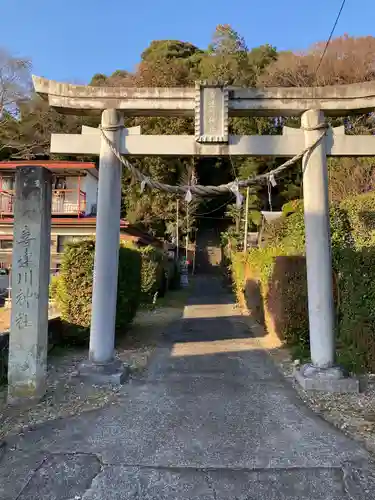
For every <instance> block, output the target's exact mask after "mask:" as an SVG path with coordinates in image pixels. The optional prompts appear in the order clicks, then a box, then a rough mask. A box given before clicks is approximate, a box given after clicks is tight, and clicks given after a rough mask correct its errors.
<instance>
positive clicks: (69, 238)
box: [57, 234, 89, 253]
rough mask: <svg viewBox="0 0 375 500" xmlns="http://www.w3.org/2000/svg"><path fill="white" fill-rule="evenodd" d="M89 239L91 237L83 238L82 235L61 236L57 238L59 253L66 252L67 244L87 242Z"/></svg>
mask: <svg viewBox="0 0 375 500" xmlns="http://www.w3.org/2000/svg"><path fill="white" fill-rule="evenodd" d="M87 238H89V236H81V235H77V236H75V235H72V234H67V235H61V236H58V237H57V252H58V253H61V252H63V251H64V247H65V245H66V244H67V243H70V242H73V241H80V240H86V239H87Z"/></svg>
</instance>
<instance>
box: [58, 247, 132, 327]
mask: <svg viewBox="0 0 375 500" xmlns="http://www.w3.org/2000/svg"><path fill="white" fill-rule="evenodd" d="M94 254H95V242H94V241H93V240H84V241H80V242H76V243H70V244H68V245H67V246H66V249H65V250H64V254H63V257H62V262H61V269H60V274H59V277H58V279H57V283H56V282H54V285H53V287H52V289H51V291H52V293H53V294H55V296H54V299H55V301H56V304H57V306H58V308H59V311H60V313H61V318H62V320H63V321H64V322H66V323H67V324H70V325H72V326H73V327H74V328H73V330H74V332H75V333H76V332H77V329H78V330H79V331H80V332H81V333H82V334H83V333H86V334H87V331H88V328H89V326H90V322H91V297H92V284H93V269H94ZM140 293H141V256H140V254H139V252H137V250H136V249H134V248H127V247H123V246H120V249H119V276H118V290H117V317H116V328H117V329H118V330H121V329H123V328H124V327H126V325H128V324H129V323H130V322H131V321H132V319H133V317H134V315H135V313H136V311H137V307H138V304H139V299H140Z"/></svg>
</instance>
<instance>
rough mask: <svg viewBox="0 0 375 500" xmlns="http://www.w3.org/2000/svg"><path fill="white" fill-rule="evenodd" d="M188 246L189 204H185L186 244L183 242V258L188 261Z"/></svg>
mask: <svg viewBox="0 0 375 500" xmlns="http://www.w3.org/2000/svg"><path fill="white" fill-rule="evenodd" d="M188 246H189V203H188V202H186V242H185V247H186V248H185V257H186V262H187V261H188Z"/></svg>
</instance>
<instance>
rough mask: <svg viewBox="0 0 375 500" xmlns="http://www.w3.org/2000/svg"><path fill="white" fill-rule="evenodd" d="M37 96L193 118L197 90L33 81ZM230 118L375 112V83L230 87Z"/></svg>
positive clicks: (55, 103) (78, 109)
mask: <svg viewBox="0 0 375 500" xmlns="http://www.w3.org/2000/svg"><path fill="white" fill-rule="evenodd" d="M33 83H34V88H35V91H36V92H37V93H38V94H39V95H40V96H41V97H42V98H44V99H46V100H48V102H49V104H50V105H51V106H52V107H54V108H56V109H57V110H59V111H61V112H65V113H74V114H88V113H90V112H93V111H94V112H100V111H101V110H103V109H105V108H117V109H120V110H122V111H123V112H124V113H125V114H126V115H132V116H137V115H138V116H176V115H180V116H193V114H194V109H195V97H196V92H197V90H196V88H194V87H170V88H161V87H155V88H129V87H95V86H90V85H72V84H68V83H60V82H56V81H53V80H48V79H46V78H42V77H39V76H33ZM228 90H229V103H228V106H229V114H230V115H231V116H246V115H258V116H298V115H300V114H301V113H303V112H304V111H306V110H307V109H310V108H313V109H316V108H320V109H322V110H323V111H324V112H325V114H326V115H328V116H343V115H347V114H351V113H363V112H369V111H372V110H374V109H375V81H370V82H364V83H354V84H350V85H335V86H327V87H274V88H273V87H270V88H263V89H258V88H240V87H228Z"/></svg>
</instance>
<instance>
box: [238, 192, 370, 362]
mask: <svg viewBox="0 0 375 500" xmlns="http://www.w3.org/2000/svg"><path fill="white" fill-rule="evenodd" d="M283 211H284V214H285V216H284V217H283V218H282V219H281V220H279V221H277V222H276V223H274V224H272V225H270V227H269V228H268V229H267V231H266V241H267V242H268V245H267V246H266V247H265V248H258V249H251V250H250V251H249V252H248V254H247V255H246V256H245V257H244V256H243V255H238V254H235V255H234V256H233V258H232V274H233V279H234V283H235V288H236V293H237V297H239V296H241V294H242V295H243V296H244V297H245V300H247V303H248V304H249V305H250V308H251V307H252V304H256V303H257V297H256V296H255V295H254V294H258V293H259V294H260V296H261V298H262V302H263V303H262V307H263V309H264V311H263V316H264V321H265V324H266V326H267V329H268V330H269V331H270V332H272V333H275V334H276V335H278V337H279V338H281V339H282V340H284V341H285V342H287V343H288V344H290V345H292V346H297V348H298V349H301V348H302V349H304V350H306V348H307V347H308V340H309V337H308V313H307V284H306V263H305V257H304V252H305V249H304V246H305V234H304V220H303V209H302V203H301V202H294V203H293V204H288V207H285V208H284V210H283ZM374 214H375V194H374V193H370V194H366V195H360V196H355V197H351V198H349V199H346V200H345V201H344V202H342V203H341V204H340V205H339V206H332V207H331V211H330V219H331V221H330V222H331V238H332V261H333V271H334V272H333V276H332V279H333V282H334V295H335V303H336V311H337V338H338V356H339V362H342V363H343V364H344V365H345V366H346V367H348V368H349V369H353V370H355V371H361V370H364V369H366V370H371V371H374V370H375V334H374V332H375V218H374ZM255 284H257V286H255ZM258 309H259V307H258ZM258 313H259V311H258V312H257V314H258Z"/></svg>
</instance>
